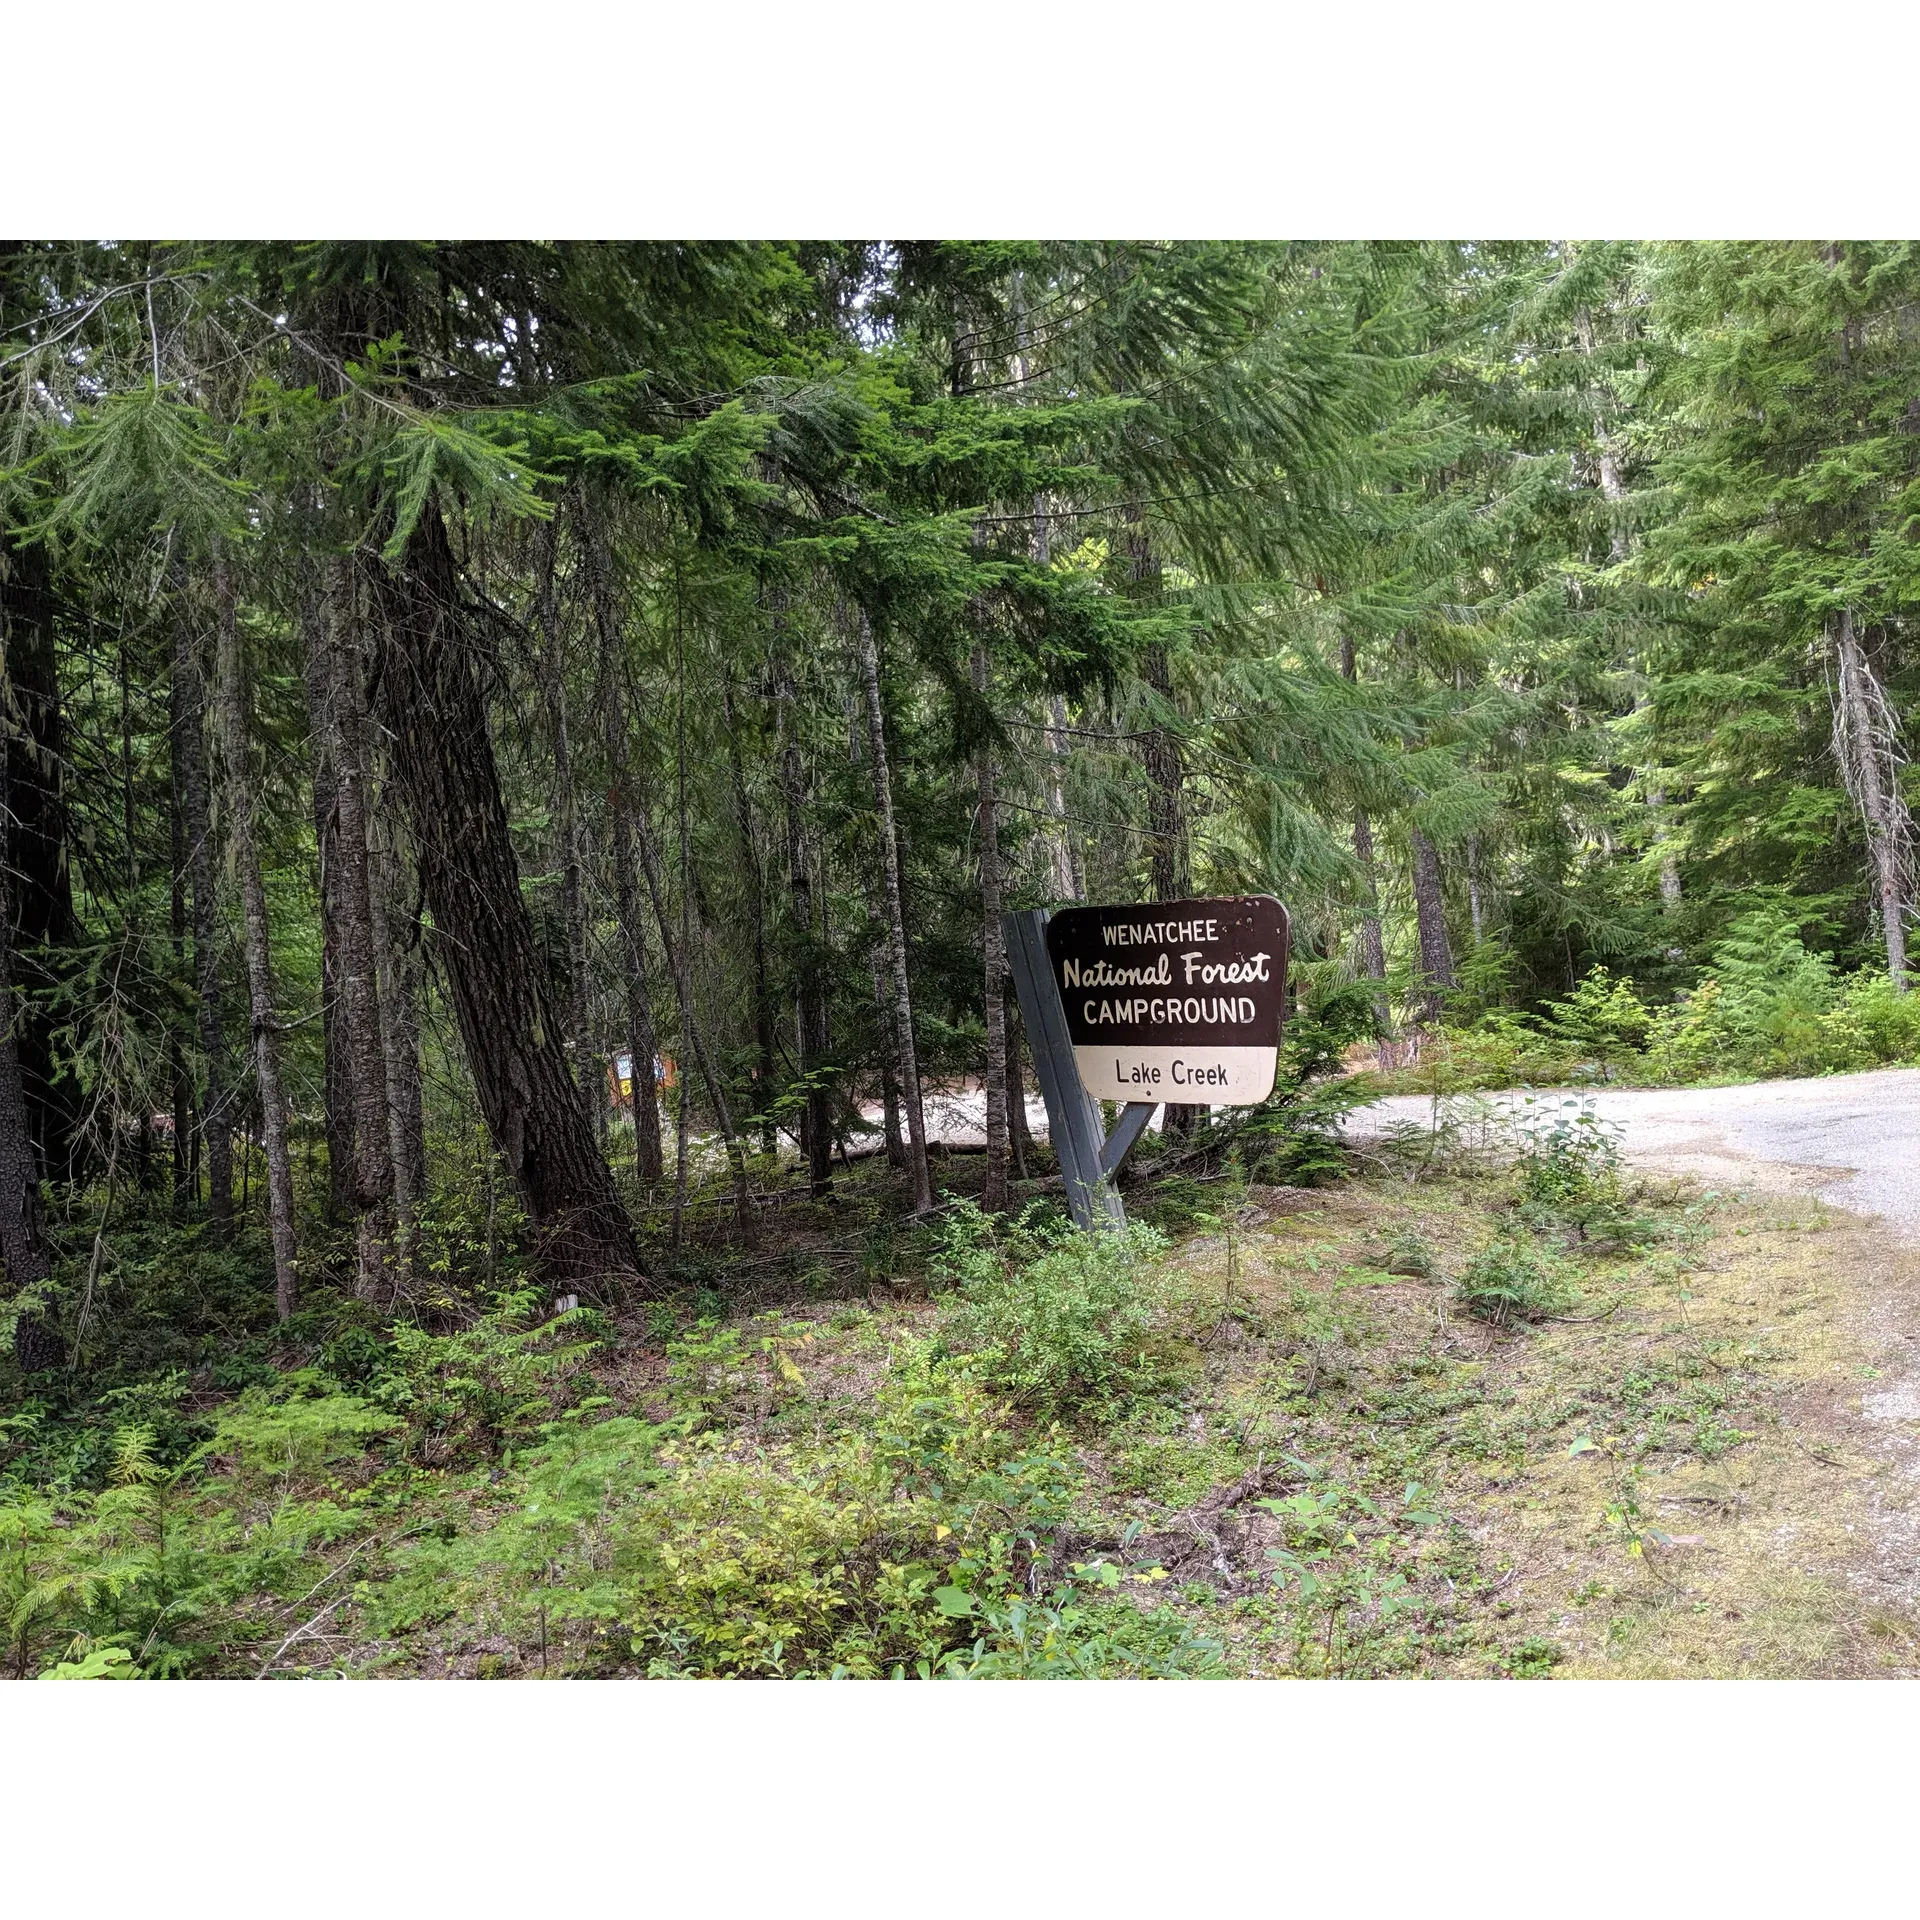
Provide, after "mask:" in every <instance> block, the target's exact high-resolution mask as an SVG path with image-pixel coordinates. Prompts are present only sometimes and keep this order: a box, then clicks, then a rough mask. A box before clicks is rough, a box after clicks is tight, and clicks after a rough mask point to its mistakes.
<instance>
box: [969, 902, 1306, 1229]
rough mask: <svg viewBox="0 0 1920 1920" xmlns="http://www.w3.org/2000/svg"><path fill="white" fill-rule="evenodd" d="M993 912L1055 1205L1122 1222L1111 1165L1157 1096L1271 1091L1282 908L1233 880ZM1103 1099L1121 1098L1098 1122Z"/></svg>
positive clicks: (1283, 968) (1211, 1099)
mask: <svg viewBox="0 0 1920 1920" xmlns="http://www.w3.org/2000/svg"><path fill="white" fill-rule="evenodd" d="M1001 919H1002V925H1003V926H1004V928H1005V930H1006V941H1007V962H1008V966H1009V968H1010V970H1011V972H1012V974H1013V984H1014V991H1015V993H1016V994H1017V996H1018V997H1019V1001H1020V1014H1021V1018H1022V1019H1023V1020H1024V1021H1025V1023H1026V1029H1027V1042H1028V1051H1029V1052H1030V1053H1031V1054H1032V1056H1033V1066H1034V1074H1035V1077H1036V1078H1037V1079H1038V1080H1039V1082H1040V1096H1041V1098H1042V1099H1043V1100H1044V1101H1045V1102H1046V1107H1047V1124H1048V1129H1049V1133H1050V1137H1051V1140H1052V1144H1053V1150H1054V1156H1055V1158H1056V1159H1057V1160H1058V1161H1059V1162H1060V1171H1061V1175H1062V1177H1063V1178H1064V1180H1065V1183H1066V1189H1067V1206H1068V1208H1069V1210H1070V1211H1071V1212H1072V1215H1073V1218H1074V1222H1075V1224H1076V1225H1078V1226H1081V1227H1084V1228H1088V1229H1092V1228H1095V1227H1109V1226H1112V1227H1119V1226H1124V1225H1125V1224H1126V1217H1127V1216H1126V1209H1125V1208H1124V1207H1123V1206H1122V1204H1121V1201H1120V1196H1119V1194H1118V1192H1117V1191H1116V1190H1115V1188H1114V1184H1113V1178H1114V1175H1115V1174H1116V1173H1117V1172H1118V1171H1119V1169H1120V1166H1121V1164H1122V1162H1123V1161H1124V1160H1125V1159H1126V1157H1127V1155H1128V1153H1129V1152H1131V1151H1132V1149H1133V1147H1134V1145H1135V1144H1136V1143H1137V1142H1138V1140H1139V1138H1140V1136H1141V1134H1143V1133H1144V1132H1145V1131H1146V1130H1147V1126H1148V1124H1149V1122H1150V1121H1151V1120H1152V1119H1153V1116H1154V1115H1155V1114H1156V1113H1157V1112H1159V1111H1160V1109H1161V1107H1162V1106H1165V1105H1174V1106H1180V1105H1185V1106H1257V1105H1258V1104H1259V1103H1260V1102H1261V1101H1262V1100H1264V1099H1266V1098H1267V1096H1268V1095H1269V1094H1270V1093H1271V1092H1272V1091H1273V1085H1274V1074H1275V1068H1276V1064H1277V1061H1278V1058H1279V1046H1280V1029H1281V1026H1282V1023H1283V1020H1284V1017H1285V1011H1286V990H1287V944H1288V940H1287V937H1288V924H1287V911H1286V909H1285V908H1284V907H1283V906H1281V904H1280V903H1279V901H1277V900H1275V899H1273V898H1272V897H1271V896H1270V895H1267V894H1246V895H1241V896H1238V897H1234V898H1228V899H1219V900H1171V901H1159V902H1155V903H1153V904H1152V905H1147V906H1126V907H1068V908H1065V909H1063V910H1062V911H1061V912H1059V913H1057V914H1055V913H1049V912H1048V911H1047V910H1046V909H1045V908H1043V907H1036V908H1029V909H1026V910H1024V911H1021V912H1016V913H1008V914H1004V915H1002V916H1001ZM1142 1096H1146V1097H1144V1098H1143V1097H1142ZM1102 1099H1106V1100H1116V1101H1121V1102H1124V1105H1123V1106H1122V1108H1121V1112H1120V1115H1119V1118H1118V1119H1117V1120H1116V1121H1115V1122H1114V1127H1113V1131H1112V1132H1111V1133H1110V1134H1109V1133H1108V1132H1107V1131H1106V1128H1105V1126H1104V1125H1103V1123H1102V1121H1101V1116H1100V1106H1099V1101H1100V1100H1102Z"/></svg>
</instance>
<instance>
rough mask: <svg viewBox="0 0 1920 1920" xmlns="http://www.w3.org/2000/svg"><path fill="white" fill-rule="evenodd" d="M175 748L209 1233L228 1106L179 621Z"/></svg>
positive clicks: (205, 841)
mask: <svg viewBox="0 0 1920 1920" xmlns="http://www.w3.org/2000/svg"><path fill="white" fill-rule="evenodd" d="M173 684H174V710H175V712H176V713H177V714H178V716H179V719H178V722H177V725H176V729H175V733H174V741H173V747H174V752H175V753H176V754H178V755H179V757H180V791H181V811H182V814H183V816H184V823H185V827H186V838H187V873H188V875H189V877H190V879H191V880H192V883H193V889H192V890H193V977H194V992H195V998H196V1002H197V1015H198V1023H199V1029H200V1068H201V1095H200V1102H199V1106H200V1136H199V1137H200V1153H201V1158H202V1159H203V1160H204V1161H205V1162H206V1168H207V1214H208V1218H209V1219H210V1220H211V1221H212V1223H213V1230H214V1233H215V1235H216V1237H218V1236H221V1235H224V1234H225V1233H226V1231H227V1229H228V1228H229V1226H230V1225H231V1224H232V1221H233V1110H232V1105H231V1101H232V1089H231V1086H230V1076H229V1074H228V1070H227V1069H228V1061H227V1035H226V1019H225V1016H224V1014H223V1012H222V1009H221V1005H220V951H219V945H218V941H217V938H216V922H215V919H214V897H213V828H212V821H211V816H210V809H209V806H208V793H207V720H206V681H205V676H204V675H203V674H202V672H201V667H200V659H199V654H198V651H197V649H196V648H195V646H194V644H193V639H192V635H191V633H190V632H189V630H188V628H187V625H186V623H185V621H182V622H181V623H180V624H179V625H177V626H176V627H175V629H174V642H173Z"/></svg>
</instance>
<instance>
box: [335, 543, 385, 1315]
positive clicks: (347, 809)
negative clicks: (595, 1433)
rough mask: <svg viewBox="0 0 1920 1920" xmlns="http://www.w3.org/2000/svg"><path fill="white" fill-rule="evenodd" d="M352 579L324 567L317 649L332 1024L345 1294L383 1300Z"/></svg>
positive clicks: (363, 749)
mask: <svg viewBox="0 0 1920 1920" xmlns="http://www.w3.org/2000/svg"><path fill="white" fill-rule="evenodd" d="M359 601H360V595H359V582H358V580H357V578H356V575H355V568H354V563H353V561H352V559H351V558H349V557H348V556H346V555H341V556H338V557H337V558H336V559H335V560H334V561H333V563H332V572H331V577H330V579H329V582H328V592H327V612H326V620H325V622H324V625H323V629H322V633H321V636H320V638H321V644H322V645H323V646H324V647H325V649H326V662H327V692H328V699H327V715H328V720H329V726H328V734H329V745H330V746H331V748H332V750H333V775H334V778H333V787H334V821H335V828H336V831H335V837H334V914H335V922H336V927H337V934H338V964H339V989H340V991H339V1006H338V1013H337V1016H336V1017H337V1019H338V1022H339V1026H340V1029H341V1031H342V1033H343V1035H344V1038H345V1041H346V1045H347V1049H348V1064H347V1074H346V1078H347V1083H348V1090H349V1093H350V1096H351V1099H352V1102H353V1135H354V1156H353V1185H352V1189H351V1197H352V1202H353V1218H354V1291H355V1293H356V1294H358V1296H359V1297H360V1298H361V1299H362V1300H365V1301H368V1302H370V1303H371V1304H372V1305H374V1306H376V1307H386V1306H388V1305H390V1304H391V1303H392V1300H393V1297H394V1294H395V1292H396V1288H397V1281H398V1274H397V1271H396V1260H397V1246H396V1240H397V1233H398V1226H397V1221H396V1218H395V1208H394V1192H393V1185H394V1182H393V1138H392V1129H391V1126H390V1124H389V1119H388V1111H387V1052H386V1038H385V1035H384V1033H383V1031H382V1025H381V1019H380V977H379V965H380V943H379V942H378V941H377V939H376V937H375V932H374V908H373V897H372V892H373V890H372V879H371V871H370V867H369V854H368V844H369V830H370V824H371V811H372V810H371V807H370V804H369V801H368V785H369V782H368V778H367V739H366V667H365V652H364V649H363V647H362V645H361V640H360V633H361V622H360V605H359Z"/></svg>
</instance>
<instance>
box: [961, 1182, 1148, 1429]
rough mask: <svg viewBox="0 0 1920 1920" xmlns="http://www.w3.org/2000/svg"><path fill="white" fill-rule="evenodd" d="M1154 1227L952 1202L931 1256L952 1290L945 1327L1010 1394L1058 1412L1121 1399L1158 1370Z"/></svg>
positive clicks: (1044, 1411)
mask: <svg viewBox="0 0 1920 1920" xmlns="http://www.w3.org/2000/svg"><path fill="white" fill-rule="evenodd" d="M1166 1244H1167V1243H1166V1241H1165V1240H1164V1239H1163V1238H1162V1237H1161V1236H1160V1235H1159V1234H1158V1233H1155V1232H1154V1231H1153V1230H1152V1229H1151V1228H1149V1227H1143V1226H1138V1225H1134V1226H1130V1227H1128V1228H1126V1229H1125V1230H1124V1231H1121V1232H1103V1233H1082V1232H1081V1231H1080V1230H1079V1229H1078V1228H1076V1227H1074V1226H1072V1225H1070V1224H1068V1223H1066V1222H1063V1221H1060V1220H1058V1219H1057V1218H1054V1219H1048V1218H1044V1217H1043V1216H1042V1215H1041V1213H1040V1212H1039V1210H1038V1209H1037V1208H1029V1209H1028V1211H1027V1212H1026V1213H1025V1214H1023V1215H1022V1216H1021V1218H1020V1219H1019V1220H1018V1221H1017V1222H1015V1223H1012V1224H1011V1225H1008V1224H1002V1223H1000V1222H997V1221H995V1220H993V1219H992V1218H991V1217H989V1216H988V1215H986V1214H983V1213H981V1212H980V1210H979V1209H978V1208H976V1207H973V1206H971V1205H965V1204H963V1205H960V1206H957V1207H956V1208H955V1209H954V1211H953V1212H952V1214H950V1215H949V1217H948V1220H947V1222H946V1225H945V1227H944V1229H943V1237H942V1241H941V1245H940V1249H939V1251H938V1253H937V1254H936V1255H935V1256H934V1260H933V1263H932V1267H931V1272H932V1274H933V1277H934V1280H935V1283H936V1284H937V1285H941V1286H944V1287H946V1288H948V1289H951V1292H952V1296H953V1297H952V1298H951V1299H950V1300H949V1302H948V1303H947V1305H946V1306H945V1308H944V1309H943V1311H942V1314H941V1320H940V1338H941V1340H942V1342H943V1343H944V1345H945V1346H946V1348H947V1349H948V1350H949V1351H951V1352H955V1353H964V1354H966V1355H967V1356H968V1357H969V1360H970V1363H971V1367H972V1371H973V1372H974V1373H975V1375H976V1377H977V1378H979V1379H980V1380H982V1381H983V1382H985V1383H986V1385H987V1386H988V1387H990V1388H991V1389H992V1390H993V1391H994V1392H995V1393H999V1394H1003V1395H1005V1396H1006V1397H1007V1398H1008V1399H1009V1400H1011V1401H1012V1402H1013V1403H1014V1404H1015V1405H1017V1406H1019V1407H1021V1408H1023V1409H1025V1410H1027V1411H1029V1412H1031V1413H1034V1414H1036V1415H1039V1416H1040V1417H1042V1418H1046V1419H1053V1418H1058V1417H1064V1416H1068V1415H1072V1414H1075V1413H1078V1412H1081V1411H1084V1410H1086V1409H1088V1408H1089V1407H1091V1406H1094V1405H1097V1404H1114V1403H1118V1402H1122V1401H1124V1400H1126V1399H1128V1398H1130V1397H1131V1396H1133V1395H1134V1394H1136V1393H1139V1392H1142V1391H1145V1390H1147V1389H1149V1388H1151V1386H1152V1385H1153V1384H1154V1383H1155V1382H1156V1380H1158V1379H1159V1378H1161V1377H1162V1375H1163V1372H1164V1366H1163V1364H1162V1363H1161V1362H1160V1361H1159V1360H1158V1359H1157V1358H1156V1348H1157V1347H1158V1346H1159V1344H1160V1343H1159V1342H1158V1341H1157V1339H1156V1333H1157V1329H1158V1325H1159V1321H1160V1318H1161V1309H1162V1308H1163V1306H1164V1304H1165V1298H1164V1296H1165V1289H1164V1286H1163V1285H1162V1284H1161V1283H1160V1282H1159V1280H1158V1277H1157V1275H1156V1273H1155V1270H1154V1266H1153V1262H1154V1260H1155V1258H1156V1256H1158V1255H1159V1254H1161V1253H1163V1252H1164V1251H1165V1249H1166Z"/></svg>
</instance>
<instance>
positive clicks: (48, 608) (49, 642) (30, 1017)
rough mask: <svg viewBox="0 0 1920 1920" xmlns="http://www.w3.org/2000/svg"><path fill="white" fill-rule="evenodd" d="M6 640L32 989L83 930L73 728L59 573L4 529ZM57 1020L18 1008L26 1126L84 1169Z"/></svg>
mask: <svg viewBox="0 0 1920 1920" xmlns="http://www.w3.org/2000/svg"><path fill="white" fill-rule="evenodd" d="M0 645H3V646H4V648H5V680H6V688H5V691H6V699H7V705H8V725H9V727H10V728H11V730H12V734H13V748H14V754H13V777H12V780H11V783H10V791H11V793H12V796H13V799H12V805H13V825H12V845H13V855H12V858H13V884H12V896H13V969H14V974H15V977H16V980H17V982H18V984H19V985H20V986H22V987H25V988H34V987H45V986H49V985H52V984H54V983H55V981H56V980H57V979H58V978H59V975H60V968H59V966H58V964H57V960H56V955H57V954H58V952H59V950H60V949H62V948H66V947H70V946H71V945H72V944H73V942H74V940H75V939H76V938H77V936H78V932H79V923H78V921H77V920H76V919H75V917H74V911H73V876H72V873H71V871H70V869H69V867H68V865H67V806H66V791H65V785H66V768H67V755H66V737H65V726H64V722H63V719H62V712H61V702H60V679H59V671H58V665H57V661H56V658H55V653H54V592H53V577H52V571H51V567H50V563H49V561H48V557H47V552H46V549H45V548H44V547H42V546H41V545H39V544H38V543H37V542H22V543H20V544H18V545H11V546H10V545H9V544H8V543H7V542H6V541H5V539H4V538H0ZM53 1024H54V1023H53V1019H52V1016H51V1015H50V1014H49V1013H48V1012H47V1011H46V1009H45V1007H44V1006H43V1005H39V1004H35V1003H34V1002H33V1001H31V1000H30V1001H29V1002H28V1003H27V1004H26V1005H25V1006H24V1007H23V1008H22V1009H21V1010H20V1013H19V1016H18V1028H17V1032H16V1035H15V1047H16V1050H17V1052H18V1054H19V1060H20V1083H21V1093H22V1098H23V1099H24V1100H25V1102H26V1111H27V1130H28V1134H29V1137H30V1138H31V1139H32V1140H33V1142H34V1144H35V1146H36V1148H37V1150H38V1152H39V1155H40V1161H41V1165H42V1167H43V1168H45V1169H46V1171H47V1172H49V1173H50V1174H51V1175H52V1176H53V1177H54V1178H56V1179H60V1180H68V1179H72V1178H73V1177H74V1176H75V1173H76V1168H75V1166H74V1155H75V1153H76V1151H77V1145H78V1135H77V1128H78V1125H79V1111H78V1108H77V1105H76V1101H75V1095H76V1092H77V1082H75V1081H74V1080H73V1079H72V1078H71V1077H67V1078H62V1079H59V1080H57V1081H56V1078H55V1073H54V1062H53Z"/></svg>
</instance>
